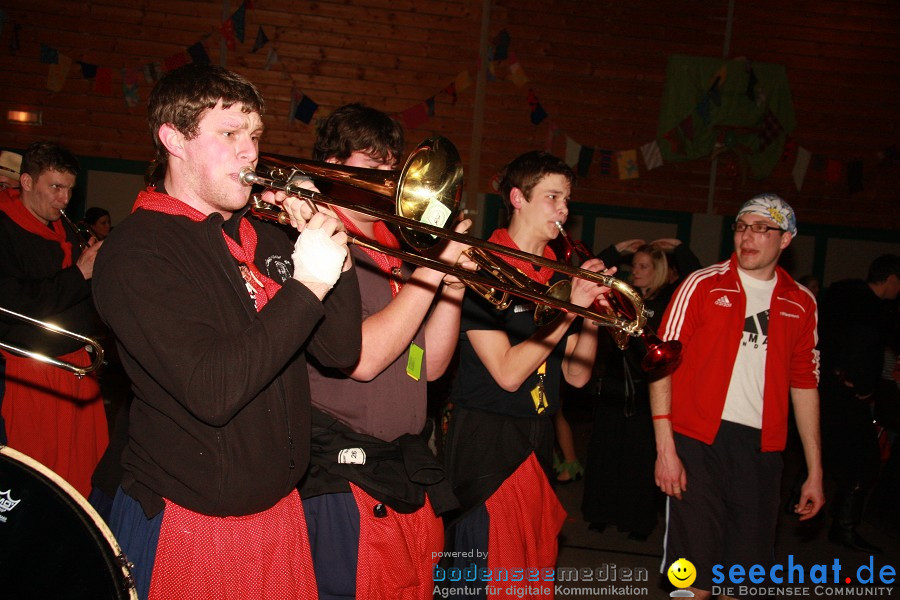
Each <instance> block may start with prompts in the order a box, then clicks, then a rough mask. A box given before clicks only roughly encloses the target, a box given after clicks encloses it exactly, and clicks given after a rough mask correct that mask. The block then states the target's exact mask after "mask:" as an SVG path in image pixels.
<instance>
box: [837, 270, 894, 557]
mask: <svg viewBox="0 0 900 600" xmlns="http://www.w3.org/2000/svg"><path fill="white" fill-rule="evenodd" d="M898 291H900V257H898V256H897V255H895V254H885V255H882V256H879V257H878V258H876V259H875V260H873V261H872V263H871V264H870V265H869V273H868V276H867V277H866V280H865V281H863V280H862V279H845V280H843V281H838V282H835V283H832V284H831V285H830V286H829V287H828V288H827V289H826V290H825V291H824V292H823V293H822V297H821V300H820V303H819V307H820V311H819V314H820V315H821V325H820V327H819V332H820V333H821V340H822V341H821V344H820V346H819V347H820V348H821V349H822V385H821V393H822V432H823V436H824V440H825V444H824V448H825V464H826V465H827V467H828V472H829V474H830V475H831V477H832V478H834V480H835V482H836V483H837V489H836V490H835V495H834V503H833V506H832V513H833V518H834V520H833V521H832V524H831V529H830V530H829V532H828V539H829V540H831V541H832V542H833V543H835V544H838V545H840V546H845V547H847V548H851V549H853V550H858V551H861V552H865V553H866V554H878V553H880V552H881V548H879V547H878V546H875V545H874V544H872V543H870V542H868V541H867V540H866V539H865V538H863V537H862V536H861V535H860V534H859V532H858V531H857V529H856V528H857V527H858V526H859V524H860V523H861V522H862V517H863V510H864V508H865V502H866V498H867V497H868V495H869V491H870V490H871V489H872V487H873V486H874V484H875V481H876V479H877V476H878V471H879V467H880V466H881V456H880V451H879V448H878V441H877V438H876V434H875V429H874V427H873V426H872V416H873V415H872V405H873V403H874V401H875V393H876V391H877V388H878V385H879V381H880V380H881V373H882V367H883V366H884V351H885V348H886V347H887V346H888V344H889V343H890V342H891V338H890V336H891V333H892V331H893V328H892V327H891V322H890V320H889V319H891V318H896V317H895V315H892V314H891V307H890V302H889V301H892V300H896V298H897V293H898ZM885 301H888V302H885Z"/></svg>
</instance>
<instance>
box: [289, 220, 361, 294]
mask: <svg viewBox="0 0 900 600" xmlns="http://www.w3.org/2000/svg"><path fill="white" fill-rule="evenodd" d="M346 257H347V246H344V245H342V244H338V243H337V242H335V241H334V240H333V239H331V236H330V235H328V234H327V233H325V232H324V231H323V230H321V229H304V230H303V231H302V232H301V233H300V237H298V238H297V243H296V244H294V253H293V254H292V255H291V258H292V259H293V261H294V279H296V280H297V281H300V282H301V283H324V284H326V285H327V286H328V287H329V288H330V287H332V286H334V284H335V283H337V280H338V279H339V278H340V276H341V269H342V268H343V267H344V259H345V258H346Z"/></svg>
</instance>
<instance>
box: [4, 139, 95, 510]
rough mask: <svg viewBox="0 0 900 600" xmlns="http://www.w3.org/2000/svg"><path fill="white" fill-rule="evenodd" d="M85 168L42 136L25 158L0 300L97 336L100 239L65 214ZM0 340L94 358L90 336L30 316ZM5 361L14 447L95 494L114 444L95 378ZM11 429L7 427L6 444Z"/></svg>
mask: <svg viewBox="0 0 900 600" xmlns="http://www.w3.org/2000/svg"><path fill="white" fill-rule="evenodd" d="M77 173H78V160H77V159H76V158H75V156H73V155H72V153H71V152H69V151H68V150H67V149H65V148H63V147H62V146H60V145H59V144H56V143H54V142H35V143H33V144H31V145H30V146H29V147H28V149H27V150H26V151H25V154H24V156H23V157H22V167H21V175H20V184H21V188H20V189H16V188H9V189H5V190H2V191H0V305H2V306H3V307H5V308H7V309H9V310H12V311H15V312H17V313H20V314H25V315H27V316H29V317H31V318H35V319H39V320H43V321H48V322H52V323H53V324H55V325H58V326H60V327H62V328H63V329H67V330H70V331H74V332H77V333H79V334H81V335H87V336H91V335H93V334H95V333H96V328H97V318H96V317H97V315H96V313H95V312H94V306H93V304H92V303H91V277H92V276H93V270H94V258H95V257H96V256H97V250H98V249H99V248H100V244H99V243H96V244H93V245H91V246H85V245H84V243H83V240H81V239H79V238H78V237H77V236H78V233H77V231H72V230H69V229H67V228H66V227H64V225H63V222H62V221H61V220H60V218H61V216H62V210H63V209H64V208H66V206H67V205H68V204H69V200H70V199H71V197H72V189H73V188H74V187H75V176H76V175H77ZM0 339H2V340H3V341H4V342H6V343H8V344H11V345H14V346H16V347H19V348H23V349H27V350H30V351H33V352H38V353H40V354H43V355H45V356H49V357H56V358H57V359H59V360H61V361H64V362H67V363H69V364H73V365H75V366H78V367H86V366H88V365H90V364H91V363H92V362H93V360H92V359H91V357H90V356H89V355H88V353H87V351H86V350H85V346H84V342H81V341H77V340H74V339H72V338H69V337H64V336H61V335H57V334H53V333H49V332H47V331H44V330H43V329H37V328H35V327H34V326H33V325H30V324H25V323H24V322H19V321H16V322H10V321H6V320H4V321H3V322H2V323H0ZM0 363H5V377H4V379H5V382H0V385H4V386H5V392H0V394H2V395H0V400H2V415H3V417H2V420H5V421H6V436H7V438H8V443H9V445H10V446H11V447H13V448H15V449H17V450H19V451H21V452H23V453H25V454H27V455H28V456H30V457H31V458H34V459H35V460H37V461H39V462H41V463H43V464H44V465H46V466H47V467H49V468H50V469H52V470H53V471H55V472H57V473H58V474H59V475H60V476H61V477H62V478H63V479H65V480H66V481H68V482H69V483H71V484H72V485H73V486H74V487H75V489H77V490H78V491H79V492H81V494H82V495H84V496H85V497H87V495H88V494H89V493H90V491H91V482H90V480H91V473H92V472H93V470H94V467H95V466H96V465H97V461H99V460H100V456H101V455H102V454H103V451H104V449H105V448H106V445H107V441H108V429H107V425H106V413H105V409H104V408H103V399H102V398H101V397H100V386H99V384H98V382H97V378H96V376H95V375H93V374H90V375H88V376H86V377H82V378H78V377H76V376H75V375H73V374H72V373H69V372H67V371H65V370H62V369H59V368H57V367H55V366H52V365H48V364H46V363H43V362H38V361H35V360H33V359H30V358H23V357H21V356H15V355H12V354H10V353H9V352H6V351H2V359H0ZM3 370H4V369H3V366H2V364H0V373H2V372H3ZM0 425H2V422H0ZM2 433H3V432H2V427H0V442H2V441H3V439H2Z"/></svg>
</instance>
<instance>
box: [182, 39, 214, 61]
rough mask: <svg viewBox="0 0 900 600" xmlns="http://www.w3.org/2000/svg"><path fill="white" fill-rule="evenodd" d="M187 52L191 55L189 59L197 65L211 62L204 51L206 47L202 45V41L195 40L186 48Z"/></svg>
mask: <svg viewBox="0 0 900 600" xmlns="http://www.w3.org/2000/svg"><path fill="white" fill-rule="evenodd" d="M187 53H188V54H189V55H190V56H191V60H192V61H193V62H195V63H196V64H198V65H207V64H209V63H210V62H211V61H210V60H209V54H207V53H206V47H205V46H204V45H203V42H197V43H196V44H194V45H193V46H191V47H190V48H188V49H187Z"/></svg>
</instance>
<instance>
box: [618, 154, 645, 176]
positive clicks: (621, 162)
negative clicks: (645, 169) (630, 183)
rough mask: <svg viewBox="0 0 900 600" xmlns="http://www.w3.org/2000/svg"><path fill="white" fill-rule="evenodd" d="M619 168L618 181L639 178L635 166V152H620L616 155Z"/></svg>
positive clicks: (636, 166)
mask: <svg viewBox="0 0 900 600" xmlns="http://www.w3.org/2000/svg"><path fill="white" fill-rule="evenodd" d="M616 161H617V162H618V166H619V179H637V178H638V177H640V175H641V174H640V172H639V171H638V165H637V151H636V150H622V151H621V152H617V153H616Z"/></svg>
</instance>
